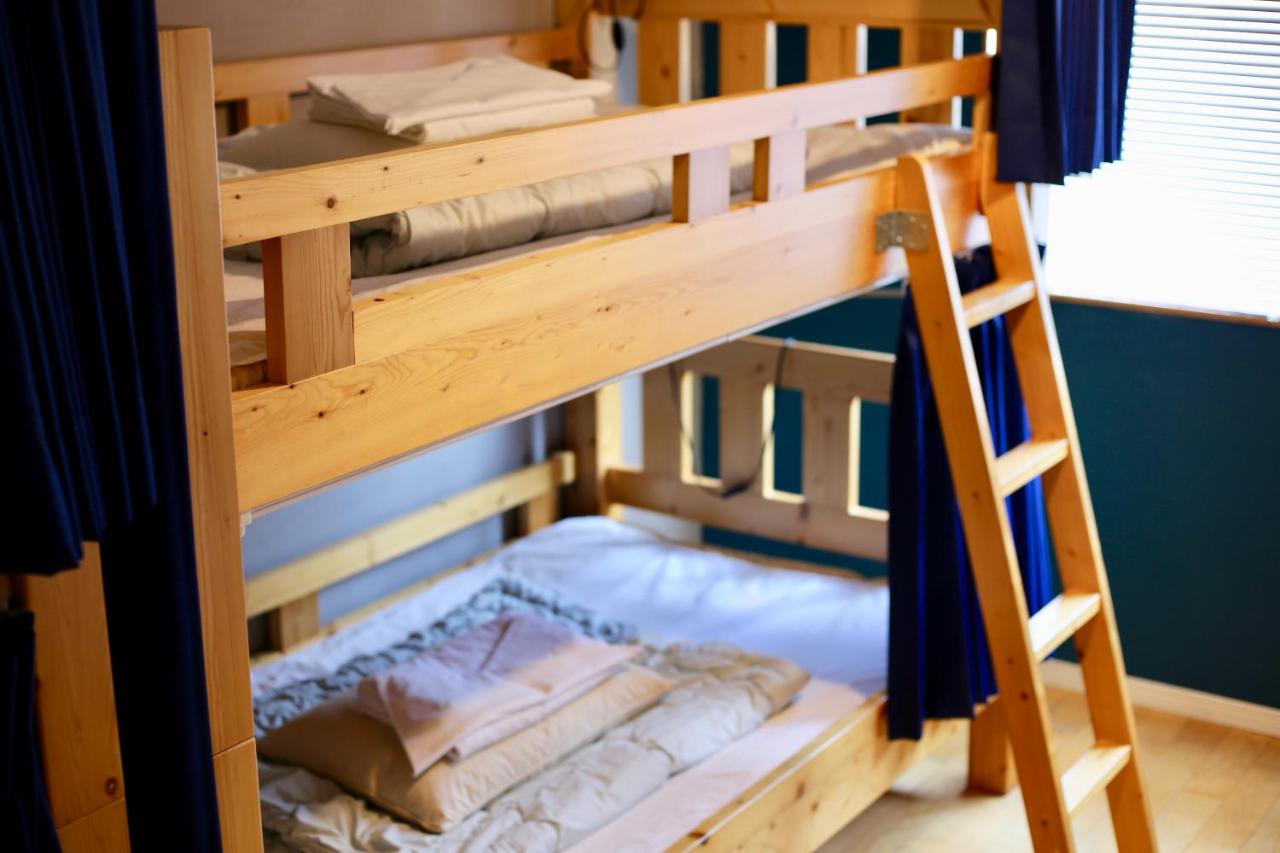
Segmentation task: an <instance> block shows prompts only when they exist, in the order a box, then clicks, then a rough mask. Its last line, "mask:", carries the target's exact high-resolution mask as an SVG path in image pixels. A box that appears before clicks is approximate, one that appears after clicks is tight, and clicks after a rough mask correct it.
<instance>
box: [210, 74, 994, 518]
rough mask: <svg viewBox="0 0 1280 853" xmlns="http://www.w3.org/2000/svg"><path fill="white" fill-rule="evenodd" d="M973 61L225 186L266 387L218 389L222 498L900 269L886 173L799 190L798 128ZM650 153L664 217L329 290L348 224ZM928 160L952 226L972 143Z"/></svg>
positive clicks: (250, 495)
mask: <svg viewBox="0 0 1280 853" xmlns="http://www.w3.org/2000/svg"><path fill="white" fill-rule="evenodd" d="M990 72H991V66H990V60H989V58H988V57H985V56H977V57H970V58H967V59H963V60H954V61H946V62H937V63H930V64H926V65H920V66H916V67H912V68H904V69H893V70H889V71H883V72H875V73H873V74H868V75H866V76H864V77H860V78H855V79H849V80H840V81H835V82H830V83H816V84H809V85H802V86H795V87H788V88H787V89H785V90H776V91H770V92H763V93H757V94H751V95H741V96H730V97H723V98H716V99H711V100H707V101H703V102H699V103H696V104H686V105H678V106H672V107H665V108H660V109H655V110H651V111H647V112H643V113H638V114H631V115H624V116H617V117H607V118H599V119H593V120H589V121H585V122H579V123H576V124H569V125H563V126H559V127H551V128H544V129H538V130H532V131H527V132H521V133H514V134H506V135H498V136H493V137H486V138H481V139H476V140H468V141H461V142H456V143H446V144H442V145H435V146H422V147H419V148H414V149H411V150H406V151H401V152H393V153H390V154H384V155H376V156H372V157H362V158H356V159H352V160H346V161H340V162H336V163H328V164H323V165H318V166H312V167H306V168H301V169H293V170H285V171H282V172H278V173H271V174H264V175H255V176H250V177H247V178H242V179H236V180H233V181H228V182H226V183H224V184H223V185H222V187H221V197H222V221H223V243H224V245H235V244H238V243H243V242H247V241H250V240H257V239H265V240H266V243H265V246H266V249H265V252H264V254H265V257H266V259H267V263H266V264H265V265H264V272H265V274H266V276H267V280H266V293H267V306H268V307H267V314H268V317H267V327H268V331H267V337H268V342H269V346H268V352H269V363H268V374H269V378H270V379H271V380H272V382H273V383H275V384H273V385H269V386H266V387H264V388H258V389H254V390H252V391H249V392H243V393H240V394H238V395H237V396H236V397H235V398H234V399H233V404H232V408H233V416H234V419H235V433H236V458H237V463H238V468H239V484H240V485H239V495H240V504H241V507H242V509H252V508H257V507H261V506H263V505H267V504H270V503H272V502H275V501H278V500H282V499H284V498H287V497H289V496H291V495H294V494H298V493H300V492H303V491H305V490H307V489H311V488H315V487H318V486H321V485H324V484H325V483H328V482H330V481H332V480H335V479H337V478H340V477H343V476H347V475H350V474H352V473H355V472H358V471H361V470H364V469H366V468H368V467H371V466H373V465H377V464H380V463H382V462H385V461H387V460H389V459H394V458H396V457H397V456H400V455H402V454H405V453H408V452H412V451H415V450H417V449H420V448H425V447H428V446H431V445H434V444H437V443H439V442H441V441H445V440H449V439H453V438H457V437H461V436H463V435H466V434H469V433H471V432H475V431H478V430H480V429H483V428H485V427H488V426H492V425H494V424H496V423H500V422H503V421H507V420H511V419H513V418H516V417H519V416H521V415H523V414H526V413H528V412H530V411H534V410H536V409H538V408H543V407H546V406H547V405H550V404H554V403H556V402H560V401H563V400H566V399H569V398H571V397H573V396H575V395H577V394H581V393H582V392H583V391H586V390H589V389H591V388H593V387H598V386H599V385H601V384H603V383H605V382H607V381H610V380H612V379H615V378H617V377H619V376H622V375H625V374H627V373H629V372H634V371H638V370H643V369H644V368H646V367H648V366H650V365H652V364H654V363H657V362H659V361H661V360H663V359H665V358H669V357H670V356H671V354H672V353H681V352H693V351H696V350H699V349H703V348H706V347H709V346H713V345H715V344H718V343H722V342H724V341H726V340H728V339H731V338H733V337H737V336H740V335H741V334H743V333H746V332H750V331H752V330H754V329H758V328H762V327H764V326H765V325H768V324H770V323H773V322H776V321H778V320H779V319H782V318H785V317H788V316H793V315H795V314H799V313H803V312H806V311H810V310H813V309H814V308H817V307H820V306H822V305H825V304H830V303H832V302H834V301H837V300H840V299H844V298H847V297H849V296H854V295H857V294H858V293H861V292H864V291H865V290H867V289H868V288H870V287H872V286H875V285H876V284H877V283H878V282H881V281H883V280H885V279H886V278H889V277H892V276H895V275H899V274H900V273H901V272H902V270H903V262H902V260H901V259H900V258H899V257H897V256H896V254H884V253H876V251H875V247H874V221H875V218H876V216H877V215H878V214H879V213H882V212H884V211H885V210H888V209H889V208H890V207H891V206H892V204H893V199H894V181H895V180H896V178H895V173H894V172H893V170H891V169H885V170H881V171H878V172H870V173H864V174H861V175H859V176H856V177H853V178H849V179H844V180H837V181H831V182H828V183H825V184H822V185H817V186H813V187H808V188H806V187H805V186H804V179H803V174H804V173H803V169H804V166H803V157H804V145H803V131H804V129H806V128H810V127H816V126H820V125H825V124H832V123H836V122H840V121H847V120H849V119H852V118H854V117H856V116H859V115H868V114H869V115H875V114H879V113H882V112H887V111H892V110H897V109H903V108H907V107H911V106H916V105H926V104H930V103H936V102H937V101H939V100H944V99H946V98H949V97H951V96H958V95H967V94H981V93H984V92H985V91H986V90H987V88H988V86H989V83H990ZM741 139H754V140H756V145H757V153H758V155H759V156H758V157H757V161H756V182H755V193H754V195H755V197H756V200H755V201H754V202H752V203H748V204H746V205H739V206H736V207H731V206H730V205H729V199H728V181H727V172H728V169H727V147H728V146H729V145H730V144H732V143H734V142H736V141H738V140H741ZM655 156H672V157H674V158H675V174H676V179H675V185H674V187H673V207H674V213H673V221H672V222H670V223H666V224H658V225H649V226H641V227H638V228H636V229H633V230H631V231H627V232H624V233H621V234H615V235H611V236H608V237H602V238H597V239H594V240H588V241H583V242H581V243H578V244H574V245H569V246H563V247H560V248H557V249H551V250H548V251H545V252H540V253H536V254H533V255H527V256H522V257H518V258H515V259H513V260H511V261H507V262H504V263H501V264H497V265H493V266H489V267H486V268H484V269H482V270H477V271H468V272H463V273H459V274H456V275H453V276H448V277H443V278H436V279H433V280H431V281H430V282H427V283H423V284H421V285H416V286H414V285H410V286H408V287H406V288H404V289H403V290H400V291H397V292H395V293H393V294H388V295H384V296H380V297H378V298H376V299H373V300H369V301H366V302H363V303H358V304H354V305H353V304H351V297H350V292H351V291H350V287H351V285H350V267H349V265H348V264H347V263H346V262H345V260H344V258H342V257H341V255H342V253H341V251H340V247H341V246H342V245H343V244H344V243H345V234H346V227H347V225H346V223H347V222H349V221H350V220H353V219H358V218H362V217H366V216H371V215H378V214H382V213H386V212H390V211H393V210H400V209H404V208H408V207H413V206H416V205H421V204H426V203H431V202H435V201H441V200H445V199H451V198H455V197H459V196H466V195H473V194H476V193H481V192H488V191H492V190H497V189H502V188H509V187H514V186H521V185H524V184H527V183H530V182H534V181H541V180H547V179H551V178H556V177H561V176H565V175H569V174H574V173H578V172H583V171H588V170H593V169H600V168H606V167H609V166H616V165H621V164H625V163H633V162H636V161H640V160H644V159H646V158H651V157H655ZM938 173H939V176H940V177H939V181H940V184H942V185H943V188H944V192H945V195H944V198H945V206H946V212H947V223H948V227H949V229H950V231H951V235H952V238H953V240H954V243H955V245H957V246H967V245H974V244H975V242H976V241H978V240H981V239H982V237H983V236H984V235H983V234H982V232H981V230H980V229H981V225H980V219H979V218H978V216H977V207H978V204H977V186H978V168H977V161H976V159H975V158H974V157H972V155H971V154H967V153H966V154H961V155H956V156H952V157H949V158H943V159H942V160H940V161H939V164H938ZM975 226H978V229H979V230H977V231H975V230H974V227H975ZM282 233H283V234H286V235H287V236H283V237H279V236H277V235H280V234H282ZM782 281H786V282H787V286H785V287H782V286H779V282H782ZM584 355H587V357H584ZM339 445H340V446H342V448H343V453H342V454H340V455H338V454H332V453H329V452H327V450H326V448H329V447H333V446H339Z"/></svg>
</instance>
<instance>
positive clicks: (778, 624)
mask: <svg viewBox="0 0 1280 853" xmlns="http://www.w3.org/2000/svg"><path fill="white" fill-rule="evenodd" d="M504 576H507V577H516V578H522V579H525V580H528V581H531V582H533V583H536V584H539V585H541V586H543V587H549V588H552V589H555V590H558V591H560V592H562V593H564V594H565V595H566V596H568V597H570V598H572V599H573V600H574V601H576V602H578V603H580V604H582V605H584V606H586V607H589V608H592V609H594V610H595V611H597V612H598V614H599V615H600V616H601V617H602V618H605V619H609V618H620V619H625V620H627V621H629V622H631V623H633V624H635V625H636V627H637V628H638V630H639V631H640V632H641V638H642V639H644V640H646V641H648V642H650V643H653V644H657V645H661V644H667V643H671V642H688V643H704V642H711V641H719V642H724V643H729V644H732V645H735V646H738V647H740V648H743V649H747V650H749V651H754V652H759V653H762V654H767V655H774V656H778V657H784V658H787V659H789V660H791V661H793V662H795V663H797V664H799V665H801V666H803V667H805V668H806V669H808V670H809V671H810V672H811V673H812V674H813V676H814V678H813V679H812V680H811V682H810V683H809V684H808V685H807V686H806V687H805V688H804V689H803V690H802V691H801V693H800V695H799V696H797V698H796V700H795V701H794V702H793V703H792V704H791V705H790V706H788V707H787V708H785V709H784V710H782V711H781V712H779V713H778V714H776V715H774V716H773V717H771V718H770V719H769V720H768V721H766V722H765V723H764V725H762V726H761V727H760V728H758V729H756V730H755V731H753V732H751V733H749V734H747V735H746V736H745V737H743V738H741V739H740V740H738V741H736V742H734V743H732V744H730V745H729V746H728V747H726V748H724V749H723V750H721V751H720V752H718V753H716V754H715V755H713V756H711V757H710V758H708V759H706V760H705V761H703V762H701V763H699V764H697V765H695V766H694V767H692V768H690V769H688V770H686V771H685V772H683V773H681V774H679V775H677V776H674V777H672V778H671V779H669V780H668V781H667V782H666V783H665V784H664V785H662V786H661V787H660V788H659V789H658V790H656V791H654V792H653V793H652V794H650V795H649V796H648V797H647V798H646V799H644V800H643V801H641V802H640V803H639V804H638V805H636V806H635V807H633V808H632V809H630V810H628V811H627V812H626V813H624V814H622V815H620V816H619V817H617V818H616V819H614V820H613V821H612V822H611V823H609V824H606V825H605V826H604V827H602V828H600V829H598V830H597V831H596V832H595V833H593V834H592V835H591V836H589V837H588V838H587V839H585V840H584V841H582V842H580V843H579V844H578V845H577V846H576V847H575V848H573V849H575V850H583V851H586V850H635V851H641V850H659V849H664V848H665V847H667V846H668V845H669V844H672V843H674V842H676V841H678V840H679V839H680V837H681V836H682V835H683V834H684V833H685V832H687V831H688V830H689V829H690V828H692V827H694V826H696V825H697V824H698V823H700V822H701V821H703V820H706V819H707V818H709V817H711V816H712V815H714V814H715V813H716V812H718V811H719V810H720V808H721V807H722V806H723V805H724V804H725V803H727V802H729V801H730V800H732V799H733V798H734V797H735V796H737V795H738V794H740V793H741V792H743V791H744V790H746V789H747V788H749V787H750V786H751V785H753V784H755V783H756V782H758V781H759V780H760V779H762V778H764V777H765V776H766V775H768V773H769V772H771V771H772V770H773V769H774V768H775V767H777V766H778V765H779V764H781V763H782V762H783V761H785V760H786V759H787V758H788V757H789V756H791V755H792V754H794V753H795V752H796V751H798V750H799V749H801V748H802V747H803V746H804V745H805V744H807V743H808V742H810V741H811V740H813V739H814V738H816V737H818V736H819V735H821V734H822V733H823V732H824V731H826V730H827V729H828V728H829V727H830V726H831V725H833V724H834V723H835V722H836V721H838V720H840V719H841V718H843V717H845V716H847V715H848V714H850V713H852V712H854V711H855V710H857V709H858V708H859V707H865V706H866V704H867V703H868V702H869V701H874V700H871V699H869V697H870V696H871V694H873V693H876V692H878V691H879V690H880V689H881V688H882V687H883V685H884V681H885V672H886V665H887V640H888V595H889V591H888V587H887V585H885V584H883V583H879V582H874V581H865V580H861V579H859V578H856V577H855V576H852V575H849V576H847V577H846V576H843V575H835V574H813V573H804V572H795V571H791V570H786V569H778V568H770V567H767V566H762V565H758V564H756V563H751V562H746V561H744V560H740V559H737V558H734V557H732V556H728V555H725V554H721V553H717V552H713V551H705V550H701V549H696V548H691V547H687V546H682V545H677V544H674V543H671V542H668V541H666V540H663V539H660V538H658V537H656V536H654V535H652V534H650V533H648V532H645V531H642V530H638V529H636V528H633V527H629V526H626V525H623V524H620V523H618V522H615V521H612V520H610V519H606V518H575V519H566V520H564V521H561V522H558V523H557V524H554V525H552V526H550V527H548V528H545V529H543V530H541V531H539V532H537V533H535V534H533V535H531V536H528V537H525V538H523V539H521V540H519V541H517V542H515V543H513V544H512V545H510V546H508V547H506V548H504V549H502V550H501V551H499V552H498V553H496V554H495V555H493V556H492V557H491V558H489V559H487V560H485V561H484V562H482V563H480V564H478V565H476V566H473V567H470V568H468V569H466V570H464V571H462V572H459V573H457V574H454V575H451V576H449V577H446V578H444V579H443V580H441V581H440V582H439V583H438V584H436V585H434V586H433V587H431V588H430V589H428V590H426V591H424V592H422V593H420V594H418V595H416V596H414V597H411V598H408V599H406V600H404V601H401V602H398V603H396V604H394V605H392V606H391V607H389V608H387V609H385V610H383V611H381V612H379V613H378V614H376V615H375V616H373V617H371V618H369V619H367V620H364V621H362V622H360V623H358V624H355V625H352V626H350V627H348V628H346V629H344V630H342V631H340V632H338V633H336V634H334V635H333V636H331V637H328V638H326V639H325V640H323V641H321V642H319V643H316V644H314V645H312V646H309V647H307V648H305V649H302V650H300V651H298V652H296V653H294V654H292V655H289V656H287V657H283V658H280V659H277V660H274V661H271V662H269V663H266V664H263V665H261V666H259V667H257V668H255V669H254V671H253V691H254V696H255V698H258V697H261V696H265V695H267V694H269V693H270V692H272V691H274V690H277V689H279V688H280V687H283V686H284V685H286V684H290V683H292V682H295V681H299V680H304V679H307V678H313V677H318V676H321V675H324V674H326V673H328V672H332V671H333V670H335V669H336V668H337V667H339V666H341V665H342V664H343V663H344V662H346V661H348V660H350V659H351V658H353V657H354V656H356V655H359V654H365V653H369V652H372V651H374V650H377V649H380V648H384V647H387V646H389V645H391V644H393V643H395V642H397V641H399V640H401V639H402V638H403V637H404V636H406V635H407V634H408V633H410V632H412V631H414V630H418V629H419V628H421V626H423V625H424V624H428V623H431V622H433V621H435V620H436V619H439V618H440V617H441V616H443V615H444V614H445V613H447V612H449V611H450V610H452V609H453V608H454V607H456V606H457V605H458V604H459V603H461V602H463V601H465V600H466V599H467V598H469V597H470V596H472V595H474V594H475V593H476V592H477V591H478V590H480V589H481V588H482V587H485V586H486V585H487V584H490V583H491V582H492V581H494V580H495V579H498V578H501V577H504ZM280 772H281V771H280V770H279V769H278V768H272V767H271V766H265V765H264V779H268V778H275V777H276V776H278V775H279V774H280ZM295 775H296V774H295ZM286 783H287V784H288V785H290V786H296V785H299V784H304V782H301V781H298V780H297V779H295V778H290V779H288V780H287V782H286ZM314 783H315V785H316V788H315V789H316V791H317V792H318V793H320V792H322V791H323V790H324V788H323V786H324V783H322V782H320V781H319V780H314ZM331 793H332V792H331V791H330V794H331ZM347 819H348V820H357V821H359V820H384V821H385V820H386V818H383V817H380V816H376V815H373V814H372V813H371V812H369V811H368V810H367V809H361V808H357V807H356V804H355V803H353V804H352V808H351V809H350V811H349V812H348V817H347Z"/></svg>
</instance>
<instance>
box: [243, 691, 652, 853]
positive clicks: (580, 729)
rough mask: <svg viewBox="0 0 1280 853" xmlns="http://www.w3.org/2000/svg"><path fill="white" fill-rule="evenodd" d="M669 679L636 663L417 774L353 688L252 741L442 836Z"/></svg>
mask: <svg viewBox="0 0 1280 853" xmlns="http://www.w3.org/2000/svg"><path fill="white" fill-rule="evenodd" d="M672 683H673V682H672V681H670V680H669V679H668V678H665V677H663V676H661V675H658V674H656V673H654V672H652V671H651V670H648V669H645V668H643V667H628V668H627V669H624V670H623V671H622V672H621V673H619V674H618V675H615V676H613V677H612V678H609V679H608V680H606V681H605V682H604V683H602V684H601V685H600V686H599V687H597V688H596V689H594V690H591V691H589V692H587V693H586V694H585V695H583V696H582V697H580V698H578V699H577V700H575V701H573V702H570V703H569V704H568V705H566V706H565V707H563V708H561V709H560V710H558V711H556V712H554V713H552V714H550V715H549V716H548V717H546V719H544V720H542V721H541V722H539V723H537V724H536V725H534V726H531V727H529V728H527V729H525V730H524V731H521V732H519V733H518V734H515V735H512V736H511V737H509V738H506V739H505V740H503V741H501V742H499V743H497V744H494V745H493V746H492V747H490V748H489V749H486V750H483V751H481V752H479V753H477V754H475V755H473V756H471V757H470V758H468V759H466V760H464V761H460V762H457V763H453V762H449V761H441V762H437V763H436V764H435V765H434V766H432V767H431V769H430V770H428V771H427V772H426V773H423V774H422V775H420V776H417V777H416V778H415V776H414V773H413V771H412V768H411V767H410V765H409V762H408V760H407V759H406V758H405V755H404V752H403V750H402V749H401V748H400V743H399V741H398V740H397V738H396V734H395V732H394V731H392V730H391V729H390V728H388V727H387V726H385V725H383V724H382V723H380V722H378V721H377V720H374V719H373V718H372V717H370V716H368V715H367V714H364V713H361V712H360V711H359V710H358V709H357V707H356V700H355V696H354V694H353V693H346V694H343V695H342V696H339V697H338V698H336V699H333V700H330V701H328V702H325V703H324V704H322V705H319V706H318V707H316V708H313V709H312V710H310V711H308V712H307V713H305V714H303V715H302V716H300V717H295V718H294V719H293V720H290V721H289V722H288V723H285V724H284V725H283V726H281V727H280V728H278V729H276V730H275V731H272V732H271V733H270V734H268V735H267V736H266V737H265V738H263V739H262V740H261V741H259V743H258V750H259V752H260V753H261V754H262V755H264V756H266V757H267V758H271V759H274V760H277V761H284V762H287V763H290V764H297V765H300V766H302V767H306V768H308V769H310V770H314V771H315V772H317V773H320V774H322V775H324V776H327V777H329V778H330V779H333V780H334V781H335V782H337V783H338V784H339V785H341V786H342V787H344V788H346V789H347V790H348V791H351V792H353V793H355V794H357V795H359V796H361V797H364V798H365V799H367V800H369V801H370V802H371V803H374V804H375V805H377V806H378V807H380V808H382V809H384V810H386V811H388V812H390V813H391V814H394V815H396V816H397V817H399V818H400V819H401V820H406V821H409V822H410V823H413V824H416V825H417V826H419V827H421V828H423V829H425V830H428V831H430V832H443V831H445V830H448V829H451V828H452V827H454V826H456V825H458V824H459V823H460V822H461V821H463V820H464V819H465V818H466V817H467V816H468V815H470V814H472V813H473V812H474V811H475V810H476V809H478V808H481V807H482V806H484V805H485V804H486V803H488V802H489V801H490V800H492V799H493V798H494V797H496V796H497V795H499V794H501V793H502V792H503V791H505V790H506V789H507V788H509V787H511V786H512V785H515V784H517V783H519V782H521V781H523V780H524V779H526V778H528V777H529V776H531V775H533V774H534V773H536V772H538V771H539V770H541V769H542V768H544V767H546V766H547V765H548V764H551V763H553V762H554V761H556V760H557V759H559V758H560V757H561V756H563V755H564V754H565V753H567V752H569V751H571V750H573V749H575V748H577V747H578V746H580V745H582V744H583V743H586V742H587V741H590V740H592V739H593V738H596V737H599V736H600V735H601V733H603V732H605V731H607V730H608V729H610V728H612V727H613V726H616V725H618V724H619V723H621V722H623V721H624V720H626V719H628V718H629V717H631V716H633V715H634V714H636V713H637V712H639V711H640V710H642V709H644V708H646V707H648V706H649V705H652V704H653V703H654V702H655V701H657V699H658V698H659V697H661V696H662V694H664V693H666V692H667V690H669V689H670V688H671V686H672ZM384 849H385V848H384Z"/></svg>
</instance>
